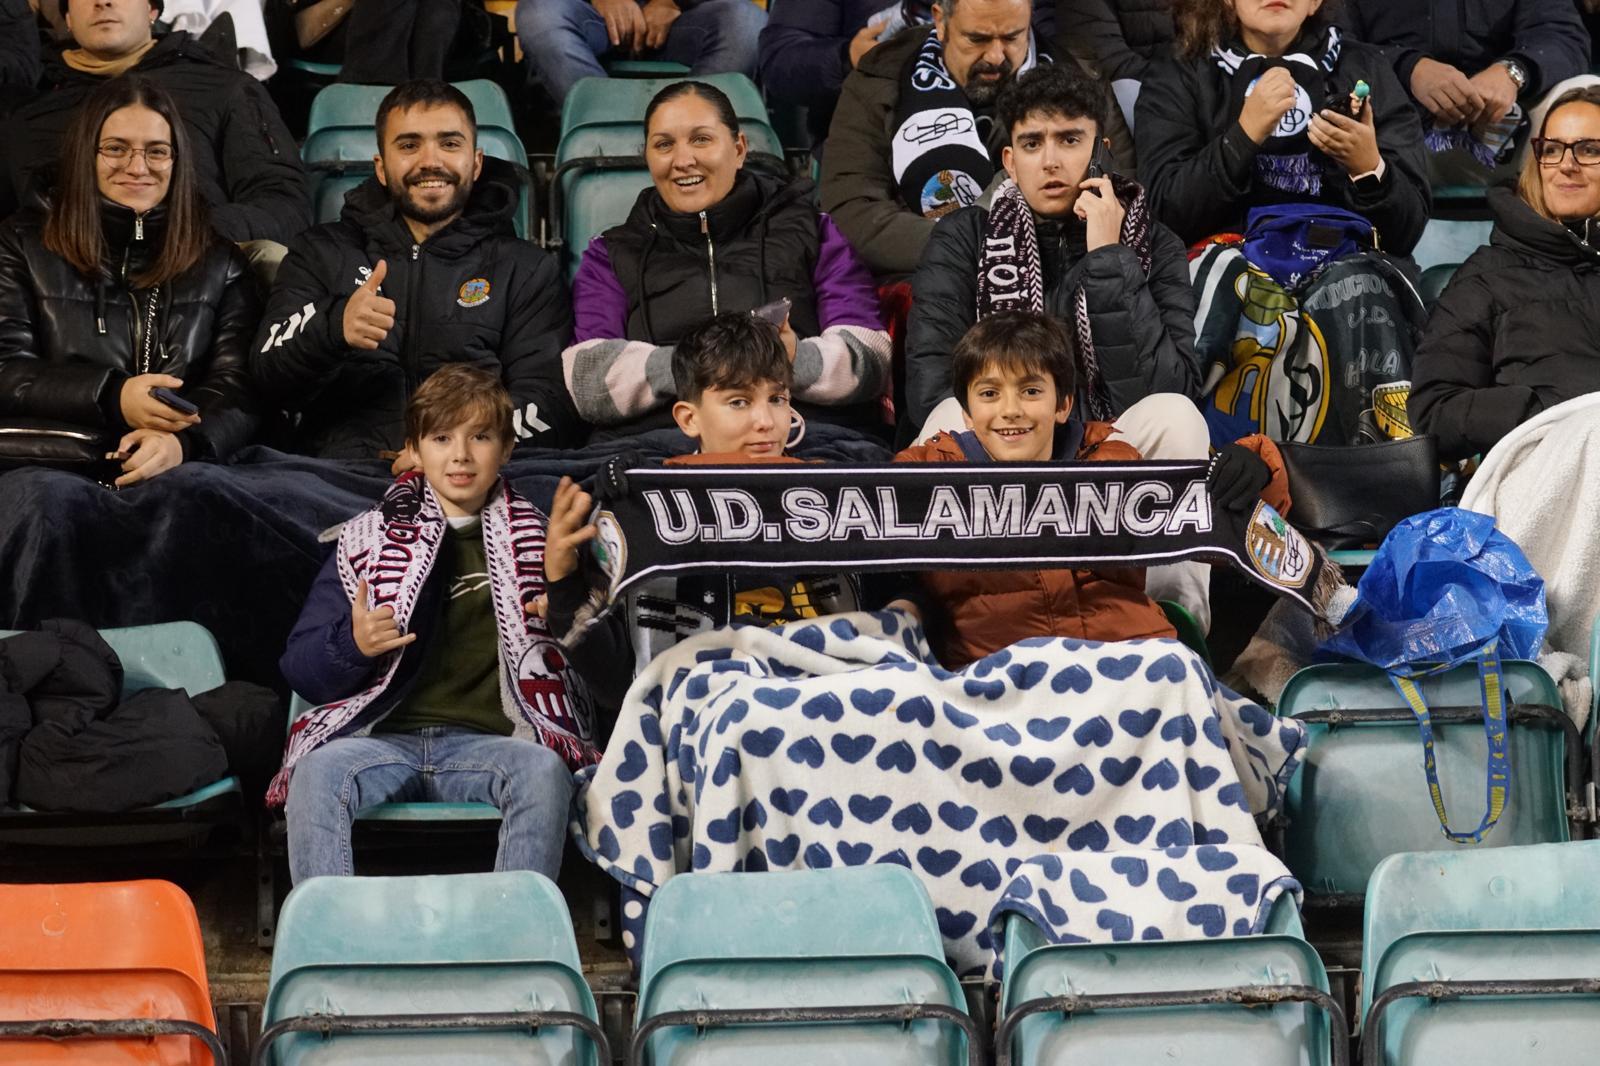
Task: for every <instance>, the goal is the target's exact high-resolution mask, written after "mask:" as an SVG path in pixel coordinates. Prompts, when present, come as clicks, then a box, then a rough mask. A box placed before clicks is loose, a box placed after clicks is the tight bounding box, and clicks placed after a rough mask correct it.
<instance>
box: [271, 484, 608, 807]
mask: <svg viewBox="0 0 1600 1066" xmlns="http://www.w3.org/2000/svg"><path fill="white" fill-rule="evenodd" d="M482 521H483V548H484V557H485V561H486V562H487V564H488V568H489V592H490V598H491V600H492V601H493V603H494V614H495V626H496V629H497V630H498V632H499V635H500V647H499V658H500V702H501V707H502V709H503V710H504V711H505V715H506V717H507V718H508V719H509V720H510V721H511V723H512V725H513V727H514V730H513V735H516V736H520V737H523V738H525V739H528V740H532V741H535V742H537V743H539V744H543V745H544V746H545V747H547V748H549V749H550V750H552V751H554V752H555V753H556V754H558V755H560V756H561V758H562V759H563V760H564V761H565V762H566V764H567V765H568V766H569V767H571V768H572V769H573V770H578V769H581V768H582V767H584V766H589V765H591V764H593V763H597V762H599V761H600V753H599V752H598V751H597V750H596V749H595V746H594V743H593V738H594V727H593V723H592V720H591V711H590V706H589V697H588V692H587V690H586V689H585V688H584V685H583V682H582V680H581V679H580V678H579V677H578V675H577V674H576V673H575V672H573V671H572V670H571V668H570V667H569V666H568V664H567V660H566V655H565V653H564V652H563V651H562V650H561V646H560V645H559V644H558V643H557V642H556V641H555V640H554V639H553V638H552V637H551V635H550V631H549V629H548V628H547V627H546V626H545V623H544V620H543V619H542V618H540V617H538V616H537V615H534V614H529V613H528V612H527V611H526V610H525V609H524V606H523V605H524V604H526V603H530V602H532V601H533V600H534V599H535V598H537V597H539V596H541V595H543V594H544V535H545V516H544V514H543V513H542V512H540V510H539V509H538V508H537V507H535V506H534V505H533V504H531V503H529V502H528V501H527V500H526V499H524V498H523V497H522V496H521V495H519V494H518V493H516V492H515V491H513V490H512V489H511V487H510V485H509V484H508V483H506V482H505V481H504V480H502V481H501V482H500V483H499V485H497V486H496V487H495V489H494V490H493V491H492V492H491V493H490V495H489V500H488V502H487V503H486V504H485V505H484V508H483V516H482ZM447 524H448V523H447V522H446V520H445V515H444V510H443V509H442V508H441V507H440V506H439V501H438V498H437V497H436V496H435V495H434V493H433V489H431V488H430V487H429V486H428V482H427V479H426V478H424V477H423V476H422V475H421V474H419V473H409V474H402V475H401V476H400V478H399V480H397V481H396V482H395V483H394V484H393V485H391V486H390V487H389V490H388V491H387V492H385V493H384V495H383V499H382V500H381V501H379V503H378V504H377V506H375V507H373V508H372V509H371V510H370V511H366V512H364V513H362V514H360V515H357V516H356V517H355V518H352V519H351V520H350V521H349V522H346V523H345V525H344V527H343V528H342V529H341V530H340V531H339V545H338V548H337V549H336V550H337V553H338V568H339V584H340V585H341V586H343V588H344V592H345V595H346V596H347V597H348V598H349V599H350V600H351V602H354V601H355V597H356V591H357V587H358V586H359V584H360V583H361V582H362V581H365V582H366V583H367V595H368V598H369V600H370V603H369V606H371V607H373V608H378V607H382V606H385V605H387V606H391V607H393V608H394V620H395V622H396V624H397V625H399V627H400V630H401V632H407V631H409V626H410V623H411V619H412V615H413V613H414V612H415V611H416V607H417V603H418V600H419V599H420V598H421V595H422V589H423V586H424V585H425V584H426V582H427V580H428V574H429V573H430V572H431V571H432V570H433V565H434V562H435V561H436V560H437V559H438V556H439V544H440V542H441V541H442V540H443V539H444V536H445V530H446V527H447ZM407 654H412V655H420V654H422V651H421V645H420V644H411V645H409V646H408V647H405V648H400V649H398V650H397V651H393V652H390V653H389V654H388V655H387V656H385V657H384V658H383V659H382V660H379V665H380V669H379V677H378V679H377V681H376V682H374V683H373V684H372V685H371V686H370V687H368V688H366V689H365V690H363V691H361V692H358V693H356V694H355V695H354V696H350V697H348V698H346V699H342V700H335V701H334V702H333V703H329V704H325V705H324V706H321V707H318V708H316V709H315V710H313V711H312V712H311V713H309V714H306V715H302V716H301V717H300V718H299V719H297V720H296V721H295V722H294V724H293V725H291V726H290V727H289V738H288V742H287V744H286V745H285V748H284V756H283V768H282V769H281V770H279V771H278V775H277V776H276V777H274V778H273V780H272V785H271V786H270V787H269V788H268V790H267V803H268V805H269V806H281V805H282V804H283V802H284V801H285V800H286V799H287V798H288V795H289V775H290V773H291V772H292V771H293V769H294V765H295V763H297V762H299V760H300V759H302V758H303V757H305V756H306V755H307V754H308V753H310V752H311V751H313V750H315V749H316V748H318V747H320V746H321V745H323V744H324V743H326V742H327V741H329V740H332V739H334V738H335V737H340V736H348V735H360V734H364V733H365V732H367V731H370V730H371V728H372V726H373V725H375V724H376V723H377V722H378V721H379V720H380V719H381V717H382V715H379V714H373V715H364V714H363V712H365V711H366V710H367V709H368V708H370V707H372V706H373V705H374V704H375V703H376V702H377V701H378V700H379V698H380V697H382V696H383V694H384V692H385V691H386V690H387V689H388V688H389V685H390V684H391V683H392V682H393V680H394V677H395V673H396V671H398V670H399V667H400V660H401V658H402V657H404V656H405V655H407Z"/></svg>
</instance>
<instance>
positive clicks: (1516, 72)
mask: <svg viewBox="0 0 1600 1066" xmlns="http://www.w3.org/2000/svg"><path fill="white" fill-rule="evenodd" d="M1500 65H1501V66H1502V67H1505V68H1506V73H1507V74H1508V75H1510V76H1511V80H1512V81H1514V82H1516V83H1517V93H1518V95H1521V93H1522V91H1523V90H1524V89H1526V88H1527V87H1528V72H1527V70H1525V69H1523V66H1522V64H1521V63H1518V62H1517V61H1516V60H1515V59H1502V60H1500Z"/></svg>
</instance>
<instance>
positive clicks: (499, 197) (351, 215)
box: [339, 156, 519, 258]
mask: <svg viewBox="0 0 1600 1066" xmlns="http://www.w3.org/2000/svg"><path fill="white" fill-rule="evenodd" d="M518 193H519V182H518V178H517V171H516V167H514V166H512V165H511V164H510V163H508V162H506V161H505V160H503V159H495V158H493V157H491V156H484V158H483V172H482V173H481V174H479V175H478V180H477V181H476V182H474V183H473V186H472V192H471V193H470V194H469V195H468V196H467V203H466V206H465V207H464V208H463V209H462V211H461V217H459V218H457V219H456V220H455V221H454V222H452V223H450V224H449V225H448V226H446V227H444V228H443V229H441V230H440V231H439V232H437V233H435V234H434V235H433V236H432V237H429V238H428V242H427V247H428V250H429V251H430V252H432V253H434V254H436V255H442V256H445V257H447V258H458V257H460V256H462V255H464V254H466V253H467V252H468V251H470V250H471V249H472V248H474V247H475V246H477V244H478V243H479V242H481V241H482V240H484V238H486V237H494V236H509V235H515V233H516V226H515V224H514V223H513V221H512V219H513V215H514V213H515V211H516V209H517V200H518ZM339 217H340V219H341V220H343V221H344V222H348V223H350V224H351V225H353V226H356V227H358V228H359V229H361V230H363V231H364V232H366V233H370V234H372V235H373V237H374V238H375V239H376V240H377V242H378V244H379V245H380V246H382V247H385V248H394V249H399V248H408V247H410V246H411V245H412V244H414V243H416V242H415V241H414V239H413V238H412V236H411V230H410V228H409V227H408V226H407V225H406V223H405V219H403V218H401V217H400V212H399V211H398V210H397V209H396V207H395V204H394V200H393V198H391V197H390V195H389V190H388V189H387V188H386V187H385V186H383V185H381V184H380V183H379V182H378V179H377V178H376V177H371V178H368V179H367V180H366V181H364V182H362V183H361V184H360V185H358V186H356V187H355V188H354V189H351V190H350V192H349V193H347V194H346V195H345V198H344V209H343V210H342V211H341V212H340V215H339Z"/></svg>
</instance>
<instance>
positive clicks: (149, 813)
mask: <svg viewBox="0 0 1600 1066" xmlns="http://www.w3.org/2000/svg"><path fill="white" fill-rule="evenodd" d="M99 633H100V636H101V638H102V639H103V640H104V641H105V642H106V643H107V644H108V645H110V646H111V650H112V651H114V652H116V653H117V658H118V659H119V660H121V662H122V695H123V697H124V698H126V697H128V696H131V695H133V694H134V693H135V692H139V691H141V690H142V689H147V688H177V689H183V690H184V691H185V692H187V693H188V694H189V695H191V696H198V695H199V694H200V693H202V692H209V691H210V690H211V689H214V688H216V687H218V686H219V685H221V684H223V683H224V682H225V681H227V677H226V675H225V674H224V673H223V668H222V652H221V650H220V649H219V648H218V647H217V641H216V638H215V637H213V636H212V635H211V633H210V632H209V631H208V630H207V629H206V628H205V627H204V626H202V625H200V624H199V623H198V622H162V623H159V624H156V625H148V626H127V627H124V628H111V629H102V630H99ZM10 635H12V631H9V630H5V631H0V638H4V637H7V636H10ZM242 811H243V805H242V803H241V797H240V791H239V779H238V778H237V777H234V776H232V775H230V776H228V777H224V778H222V779H221V780H219V781H215V782H213V783H212V784H210V785H207V786H206V787H205V788H202V789H199V790H197V791H195V792H191V793H189V794H188V795H187V796H179V797H178V798H176V799H172V800H168V801H167V802H165V803H162V804H159V805H158V806H155V807H146V808H143V809H141V810H136V811H125V812H121V813H118V814H70V813H58V812H50V811H32V810H29V809H27V808H25V807H12V808H3V807H0V844H27V845H35V846H57V847H86V846H99V845H128V844H145V843H157V842H169V841H175V840H183V839H198V838H200V837H203V836H204V835H205V834H206V833H208V832H209V831H210V829H211V827H212V826H214V825H216V824H218V823H221V822H231V821H235V820H237V819H239V818H240V817H241V815H242Z"/></svg>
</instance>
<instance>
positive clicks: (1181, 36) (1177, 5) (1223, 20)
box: [1172, 0, 1339, 59]
mask: <svg viewBox="0 0 1600 1066" xmlns="http://www.w3.org/2000/svg"><path fill="white" fill-rule="evenodd" d="M1338 13H1339V2H1338V0H1322V6H1321V7H1319V8H1317V9H1316V10H1315V11H1313V12H1311V14H1309V15H1307V16H1306V20H1305V22H1303V23H1301V24H1300V32H1301V33H1305V32H1306V30H1308V29H1309V30H1314V31H1316V32H1319V33H1320V32H1321V31H1323V30H1325V29H1327V28H1328V27H1329V26H1331V25H1333V24H1334V23H1335V22H1336V21H1338V20H1337V18H1336V16H1337V15H1338ZM1172 24H1173V27H1174V28H1175V29H1176V30H1177V46H1178V48H1177V51H1178V54H1179V55H1180V56H1182V57H1184V58H1185V59H1204V58H1205V57H1207V56H1208V55H1210V54H1211V50H1212V49H1213V48H1215V47H1217V45H1219V44H1222V43H1224V42H1225V41H1227V39H1228V38H1230V37H1236V36H1238V33H1239V18H1238V16H1237V15H1235V14H1234V13H1233V4H1232V3H1231V2H1230V0H1172Z"/></svg>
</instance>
